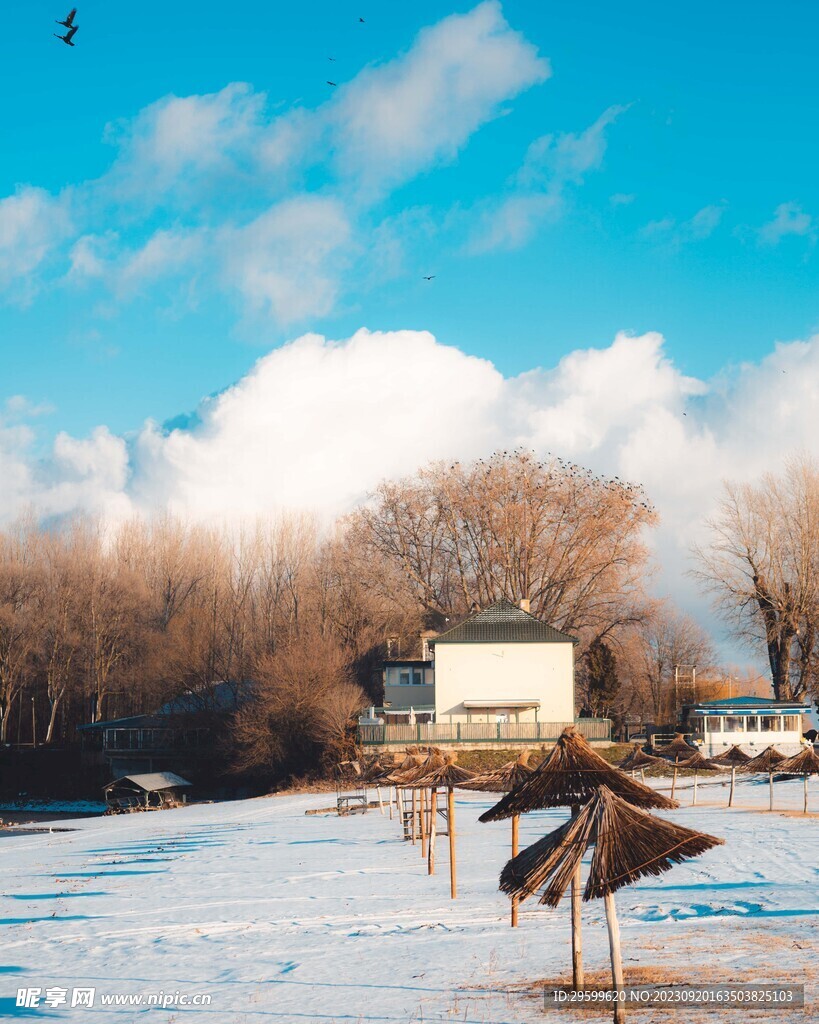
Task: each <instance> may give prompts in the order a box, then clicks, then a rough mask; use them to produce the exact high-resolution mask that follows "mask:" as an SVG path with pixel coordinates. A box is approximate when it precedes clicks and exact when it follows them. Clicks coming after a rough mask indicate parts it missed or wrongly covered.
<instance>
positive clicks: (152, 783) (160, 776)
mask: <svg viewBox="0 0 819 1024" xmlns="http://www.w3.org/2000/svg"><path fill="white" fill-rule="evenodd" d="M120 782H131V783H133V784H134V785H135V786H136V787H137V789H143V790H145V792H146V793H159V792H160V791H161V790H163V789H175V788H176V787H177V786H190V785H191V783H190V782H188V780H187V779H183V778H182V776H181V775H177V774H176V773H175V772H149V773H148V774H146V775H123V776H122V777H121V778H119V779H114V781H113V782H109V783H108V785H107V786H105V787H104V788H105V789H110V788H111V786H116V785H119V783H120Z"/></svg>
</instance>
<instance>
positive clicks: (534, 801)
mask: <svg viewBox="0 0 819 1024" xmlns="http://www.w3.org/2000/svg"><path fill="white" fill-rule="evenodd" d="M601 786H607V787H608V788H609V789H610V790H611V791H612V792H613V793H615V794H616V795H617V796H620V797H622V798H623V799H624V800H628V801H629V803H632V804H635V805H636V806H638V807H665V808H672V807H677V806H679V805H678V804H676V803H675V802H674V801H673V800H669V799H668V797H665V796H663V795H662V794H661V793H657V792H656V791H655V790H653V789H651V788H650V787H648V786H644V785H642V783H640V782H637V781H636V780H635V779H632V778H630V777H629V776H628V775H625V774H624V773H623V772H621V771H620V770H619V769H618V768H615V767H613V765H610V764H609V763H608V761H606V760H604V759H603V758H602V757H601V756H600V755H599V754H598V753H596V751H594V750H592V748H591V747H590V746H589V744H588V743H587V742H586V740H585V739H584V738H583V736H582V735H581V734H580V733H579V732H578V731H577V729H576V728H575V727H574V726H573V725H570V726H568V727H567V728H566V729H564V730H563V733H562V735H561V736H560V739H559V740H558V741H557V743H556V744H555V745H554V748H553V749H552V752H551V753H550V754H549V756H548V757H547V758H546V759H545V760H544V761H542V762H541V763H540V764H539V765H538V766H537V768H535V770H534V771H533V772H532V774H531V775H530V776H529V777H528V779H526V780H525V781H524V782H522V783H521V784H520V785H519V786H518V787H517V788H516V789H513V790H512V791H511V793H507V794H506V796H504V797H502V798H501V800H499V801H498V803H496V804H495V806H494V807H490V808H489V810H488V811H485V812H484V813H483V814H482V815H481V817H480V819H479V820H480V821H500V820H501V819H503V818H509V817H511V816H512V815H514V814H526V813H527V812H529V811H540V810H543V809H545V808H547V807H571V806H573V805H579V804H584V803H586V801H587V800H589V799H590V798H591V797H592V796H594V794H595V792H596V791H597V790H598V789H599V788H600V787H601Z"/></svg>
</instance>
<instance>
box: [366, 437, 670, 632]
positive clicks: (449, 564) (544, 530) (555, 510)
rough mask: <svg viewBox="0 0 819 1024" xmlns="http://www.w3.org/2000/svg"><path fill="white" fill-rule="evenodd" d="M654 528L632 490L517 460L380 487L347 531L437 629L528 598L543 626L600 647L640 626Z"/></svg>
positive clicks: (571, 468)
mask: <svg viewBox="0 0 819 1024" xmlns="http://www.w3.org/2000/svg"><path fill="white" fill-rule="evenodd" d="M655 521H656V517H655V514H654V511H653V509H652V508H651V507H650V505H649V503H648V502H647V500H646V498H645V495H644V493H643V491H642V489H641V488H640V487H639V486H637V485H634V484H629V483H625V482H623V481H620V480H616V479H615V480H605V479H602V478H599V477H596V476H594V475H593V474H591V473H590V472H589V471H587V470H585V469H582V468H581V467H579V466H575V465H573V464H572V463H568V462H564V461H563V460H561V459H556V458H550V459H549V460H547V461H545V462H540V461H538V460H536V459H535V458H534V456H533V455H532V454H531V453H528V452H524V451H517V452H511V453H510V452H503V453H499V454H496V455H494V456H492V457H491V458H490V459H488V460H485V461H484V460H479V461H478V462H476V463H473V464H470V465H468V466H464V465H461V464H460V463H455V464H453V465H449V466H447V465H443V464H440V463H439V464H435V465H433V466H431V467H429V468H428V469H425V470H422V471H421V472H419V473H418V474H417V475H416V476H415V477H413V478H410V479H408V480H403V481H400V482H398V483H385V484H382V485H381V487H380V488H379V489H378V491H377V492H376V494H375V500H374V501H373V502H372V503H371V504H369V505H366V506H364V507H363V508H361V509H359V510H358V511H357V512H356V513H354V514H353V515H352V517H351V518H350V526H351V529H352V530H353V531H354V533H355V534H356V535H357V537H358V538H359V539H360V541H361V543H362V544H364V545H368V546H369V547H370V549H371V550H373V551H375V552H378V553H379V554H380V555H382V556H385V557H387V558H388V559H390V560H391V561H392V562H393V563H394V564H395V565H396V566H397V567H399V568H400V570H401V572H402V573H403V574H404V576H405V578H406V579H407V581H408V582H409V583H410V585H411V586H412V588H413V590H414V592H415V596H416V599H417V600H418V602H419V603H420V605H421V607H422V608H423V609H425V611H427V612H429V613H432V614H434V615H437V616H439V618H440V619H441V620H443V619H444V618H446V617H449V616H452V615H453V614H454V615H458V614H463V613H465V612H468V611H469V610H470V609H471V608H472V607H474V606H475V605H478V606H485V605H487V604H489V603H491V602H492V601H495V600H497V599H499V598H501V597H506V598H508V599H509V600H512V601H517V600H518V599H519V598H521V597H527V598H529V599H530V601H531V603H532V608H533V611H536V612H537V613H538V614H539V615H541V616H542V617H543V618H545V619H547V620H548V621H550V622H552V623H554V624H555V625H558V626H560V627H561V628H562V629H565V630H567V631H569V632H585V633H587V634H588V635H589V639H590V640H592V639H595V638H596V639H599V640H602V639H604V638H605V637H606V636H607V635H608V634H609V633H610V632H612V631H613V630H616V629H617V628H619V627H620V626H622V625H623V624H625V623H627V622H629V621H632V620H633V619H634V618H637V617H639V612H638V611H637V607H636V606H637V605H638V604H639V601H640V600H641V595H642V584H643V579H644V575H645V571H646V551H645V547H644V544H643V530H644V528H645V527H646V526H651V525H653V524H654V523H655Z"/></svg>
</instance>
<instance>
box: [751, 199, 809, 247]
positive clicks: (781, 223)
mask: <svg viewBox="0 0 819 1024" xmlns="http://www.w3.org/2000/svg"><path fill="white" fill-rule="evenodd" d="M787 235H797V236H801V237H804V236H807V237H809V238H810V239H811V240H812V241H814V240H815V238H816V226H815V225H814V222H813V218H812V217H811V215H810V214H809V213H805V211H804V210H803V209H802V207H801V206H800V205H799V204H798V203H780V205H779V206H777V208H776V210H775V211H774V216H773V219H772V220H770V221H768V223H767V224H764V225H763V226H762V227H761V228H760V229H759V237H760V240H761V241H762V242H765V243H766V244H767V245H776V244H777V243H778V242H780V241H781V240H782V239H783V238H785V237H786V236H787Z"/></svg>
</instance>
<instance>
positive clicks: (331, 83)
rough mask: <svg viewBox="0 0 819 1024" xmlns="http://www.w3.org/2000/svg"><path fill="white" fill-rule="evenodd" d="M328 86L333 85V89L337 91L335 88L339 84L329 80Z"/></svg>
mask: <svg viewBox="0 0 819 1024" xmlns="http://www.w3.org/2000/svg"><path fill="white" fill-rule="evenodd" d="M327 84H328V85H332V87H333V88H334V89H335V88H336V87H337V85H338V83H337V82H331V81H330V79H329V78H328V79H327Z"/></svg>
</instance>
